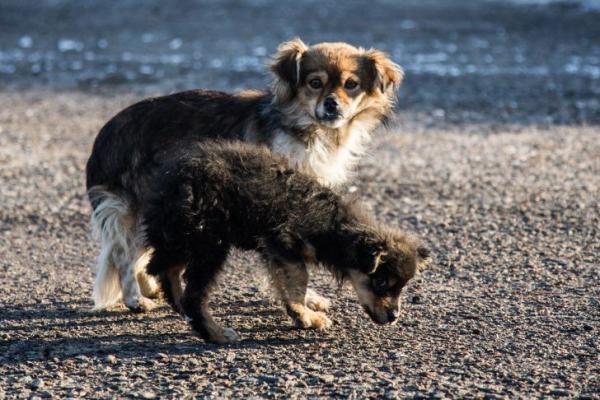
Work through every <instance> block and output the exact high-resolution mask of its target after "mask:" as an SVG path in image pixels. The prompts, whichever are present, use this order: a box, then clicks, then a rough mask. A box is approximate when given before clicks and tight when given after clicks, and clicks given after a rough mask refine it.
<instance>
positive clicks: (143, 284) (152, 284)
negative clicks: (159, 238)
mask: <svg viewBox="0 0 600 400" xmlns="http://www.w3.org/2000/svg"><path fill="white" fill-rule="evenodd" d="M151 254H152V249H145V250H143V251H142V253H141V255H140V256H139V257H138V258H137V260H136V261H135V267H134V269H135V271H136V278H137V282H138V284H139V285H140V291H141V293H142V295H143V296H145V297H149V298H151V299H154V298H157V297H158V295H159V293H160V287H159V285H158V282H157V281H156V279H155V278H154V277H153V276H151V275H148V274H147V273H146V265H147V264H148V261H149V260H150V255H151Z"/></svg>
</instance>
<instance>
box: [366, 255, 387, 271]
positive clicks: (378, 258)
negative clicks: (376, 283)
mask: <svg viewBox="0 0 600 400" xmlns="http://www.w3.org/2000/svg"><path fill="white" fill-rule="evenodd" d="M386 255H387V252H385V251H384V250H383V249H379V250H377V252H376V253H375V254H373V261H372V262H371V268H370V271H368V272H367V275H371V274H373V273H375V272H376V271H377V268H379V265H380V264H381V262H382V259H383V257H385V256H386Z"/></svg>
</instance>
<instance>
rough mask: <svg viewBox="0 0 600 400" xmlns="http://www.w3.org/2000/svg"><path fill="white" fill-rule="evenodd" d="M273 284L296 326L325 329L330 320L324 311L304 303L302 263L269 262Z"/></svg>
mask: <svg viewBox="0 0 600 400" xmlns="http://www.w3.org/2000/svg"><path fill="white" fill-rule="evenodd" d="M269 270H270V273H271V278H272V281H273V286H274V287H275V290H276V291H277V293H278V295H279V297H280V299H281V301H282V302H283V304H284V306H285V310H286V311H287V314H288V315H289V316H290V317H291V318H292V320H293V321H294V323H295V324H296V326H298V327H299V328H303V329H309V328H314V329H319V330H323V329H327V328H329V327H330V326H331V320H330V319H329V318H327V316H326V315H325V313H323V312H320V311H313V310H311V309H310V308H309V307H307V305H306V299H307V288H306V286H307V284H308V271H307V269H306V266H305V265H304V264H288V263H282V262H276V261H273V262H271V264H270V266H269Z"/></svg>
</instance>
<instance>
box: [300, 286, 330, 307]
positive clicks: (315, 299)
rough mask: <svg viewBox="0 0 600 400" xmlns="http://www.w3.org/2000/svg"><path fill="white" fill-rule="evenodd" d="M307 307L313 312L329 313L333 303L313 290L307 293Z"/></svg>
mask: <svg viewBox="0 0 600 400" xmlns="http://www.w3.org/2000/svg"><path fill="white" fill-rule="evenodd" d="M306 306H307V307H308V308H310V309H311V310H313V311H327V310H328V309H329V306H331V301H330V300H329V299H328V298H326V297H323V296H321V295H320V294H318V293H317V292H315V291H314V290H312V289H308V290H307V291H306Z"/></svg>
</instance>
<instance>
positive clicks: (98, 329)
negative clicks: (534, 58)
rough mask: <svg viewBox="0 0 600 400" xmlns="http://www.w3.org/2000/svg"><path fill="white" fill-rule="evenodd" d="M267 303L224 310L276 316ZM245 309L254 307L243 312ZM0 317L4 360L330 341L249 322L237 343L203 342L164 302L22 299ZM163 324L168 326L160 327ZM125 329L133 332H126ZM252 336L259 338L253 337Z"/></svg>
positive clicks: (0, 351) (129, 355)
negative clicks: (133, 307)
mask: <svg viewBox="0 0 600 400" xmlns="http://www.w3.org/2000/svg"><path fill="white" fill-rule="evenodd" d="M264 305H265V302H264V301H249V302H244V301H239V302H233V303H228V304H227V308H228V309H229V308H230V307H232V308H233V310H235V311H233V310H232V311H231V312H228V313H222V315H223V316H225V315H227V316H228V317H229V318H231V319H232V320H235V319H237V318H240V317H242V318H246V317H247V316H250V315H252V316H260V315H273V310H264V308H263V310H260V308H261V306H262V307H264ZM244 308H246V309H250V308H252V309H254V310H255V311H254V312H250V310H248V311H245V310H244ZM164 311H167V314H165V312H164ZM216 314H217V315H218V314H221V313H216ZM0 320H1V321H2V324H1V325H0V354H1V356H0V361H1V362H2V363H6V364H20V363H23V362H28V361H43V360H49V359H54V360H55V361H56V360H57V359H58V360H61V361H65V360H69V359H75V360H78V359H86V358H101V359H102V360H104V358H105V356H106V355H108V354H114V355H117V356H118V358H119V359H126V358H156V357H163V356H164V355H165V354H166V355H169V356H174V355H201V354H202V353H203V352H206V351H209V352H212V351H220V350H227V349H261V348H265V347H279V346H290V345H291V346H293V345H305V344H307V343H309V344H310V343H317V342H318V343H319V344H322V343H323V342H324V341H329V339H326V338H310V337H305V336H304V335H302V336H301V337H300V336H296V337H289V336H290V332H291V331H293V330H295V329H294V328H291V327H289V326H285V325H272V324H267V325H265V324H253V325H251V326H252V327H251V328H248V327H247V326H248V325H246V326H245V327H244V326H240V327H237V328H236V329H237V330H238V331H239V332H240V333H241V334H242V337H243V338H245V339H243V340H242V341H241V342H239V343H236V344H232V345H227V346H221V345H215V344H210V343H205V342H204V341H203V340H202V339H200V338H198V337H195V336H194V335H193V334H192V333H191V332H190V330H189V328H188V326H187V324H185V322H184V321H183V320H182V319H181V318H180V317H179V316H178V315H175V314H173V313H170V311H169V310H167V307H166V306H163V307H160V308H158V309H157V310H155V312H151V313H147V314H132V313H130V312H128V311H126V310H124V309H118V310H109V311H93V310H91V309H90V305H89V304H88V303H87V302H78V303H68V302H57V303H53V304H50V305H40V304H22V305H17V306H9V307H5V308H3V309H1V311H0ZM159 326H162V327H163V328H164V327H166V328H167V329H166V330H165V329H158V328H157V327H159ZM155 328H156V329H155ZM115 331H118V333H117V332H115ZM123 331H131V332H135V333H126V334H123V333H121V332H123ZM264 336H268V337H266V338H264ZM253 337H258V339H251V338H253ZM104 361H105V360H104Z"/></svg>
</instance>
